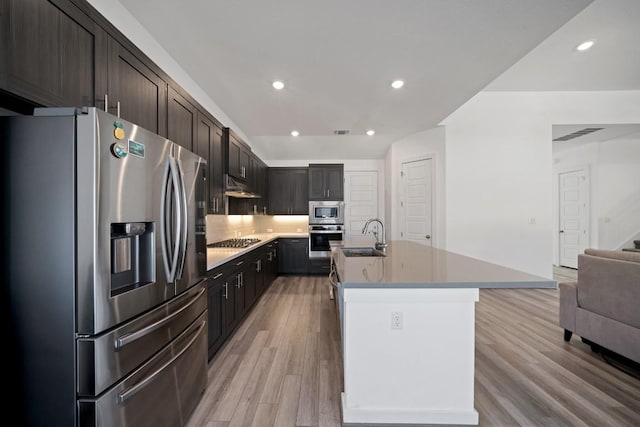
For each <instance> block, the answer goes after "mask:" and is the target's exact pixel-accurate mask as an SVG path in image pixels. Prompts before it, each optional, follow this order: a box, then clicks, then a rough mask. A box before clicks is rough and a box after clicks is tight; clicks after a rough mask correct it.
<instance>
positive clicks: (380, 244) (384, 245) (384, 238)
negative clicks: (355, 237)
mask: <svg viewBox="0 0 640 427" xmlns="http://www.w3.org/2000/svg"><path fill="white" fill-rule="evenodd" d="M372 222H378V223H379V224H380V227H381V229H382V232H381V233H382V241H380V239H378V233H377V232H375V231H373V232H372V233H373V235H374V236H376V244H375V248H376V249H378V250H385V249H387V236H386V234H385V232H384V224H383V223H382V221H380V219H378V218H371V219H369V220H367V222H366V223H365V224H364V227H362V234H365V233H366V232H367V228H368V227H369V224H371V223H372Z"/></svg>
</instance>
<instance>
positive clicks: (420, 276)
mask: <svg viewBox="0 0 640 427" xmlns="http://www.w3.org/2000/svg"><path fill="white" fill-rule="evenodd" d="M374 243H375V240H371V239H367V238H366V237H363V238H361V239H358V238H355V239H347V240H344V241H341V242H331V251H332V254H331V256H332V258H333V262H334V264H335V268H336V271H337V274H338V277H339V282H340V285H339V286H340V287H341V288H343V289H344V288H376V287H385V288H443V287H446V288H555V287H556V286H557V282H556V281H554V280H551V279H546V278H543V277H539V276H535V275H532V274H528V273H525V272H522V271H518V270H514V269H511V268H507V267H504V266H501V265H497V264H493V263H490V262H486V261H482V260H479V259H475V258H471V257H468V256H464V255H460V254H457V253H454V252H449V251H446V250H442V249H438V248H432V247H429V246H424V245H420V244H418V243H414V242H409V241H404V240H396V241H391V242H388V248H387V249H386V256H376V257H347V256H345V255H344V253H343V252H342V251H341V250H340V249H341V248H353V247H373V245H374Z"/></svg>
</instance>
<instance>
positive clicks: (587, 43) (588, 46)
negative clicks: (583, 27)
mask: <svg viewBox="0 0 640 427" xmlns="http://www.w3.org/2000/svg"><path fill="white" fill-rule="evenodd" d="M595 43H596V42H595V41H593V40H587V41H585V42H582V43H580V44H579V45H578V47H576V50H577V51H578V52H584V51H585V50H589V49H591V48H592V47H593V45H594V44H595Z"/></svg>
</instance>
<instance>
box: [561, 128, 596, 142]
mask: <svg viewBox="0 0 640 427" xmlns="http://www.w3.org/2000/svg"><path fill="white" fill-rule="evenodd" d="M602 129H604V128H584V129H582V130H578V131H575V132H572V133H569V134H566V135H564V136H560V137H558V138H556V139H554V141H568V140H570V139H573V138H579V137H581V136H584V135H587V134H590V133H593V132H597V131H599V130H602Z"/></svg>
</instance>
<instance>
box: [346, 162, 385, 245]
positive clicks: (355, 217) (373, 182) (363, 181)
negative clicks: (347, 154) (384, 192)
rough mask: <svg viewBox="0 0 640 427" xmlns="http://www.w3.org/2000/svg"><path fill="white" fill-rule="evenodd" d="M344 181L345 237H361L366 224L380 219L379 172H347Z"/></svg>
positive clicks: (372, 225)
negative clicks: (369, 220) (371, 219)
mask: <svg viewBox="0 0 640 427" xmlns="http://www.w3.org/2000/svg"><path fill="white" fill-rule="evenodd" d="M344 179H345V185H344V187H345V193H344V202H345V203H344V204H345V215H344V224H345V235H346V236H355V235H358V236H361V235H362V227H363V226H364V223H365V222H366V221H367V220H368V219H370V218H377V217H378V172H377V171H345V173H344ZM376 227H377V225H376ZM371 230H374V224H371Z"/></svg>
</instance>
